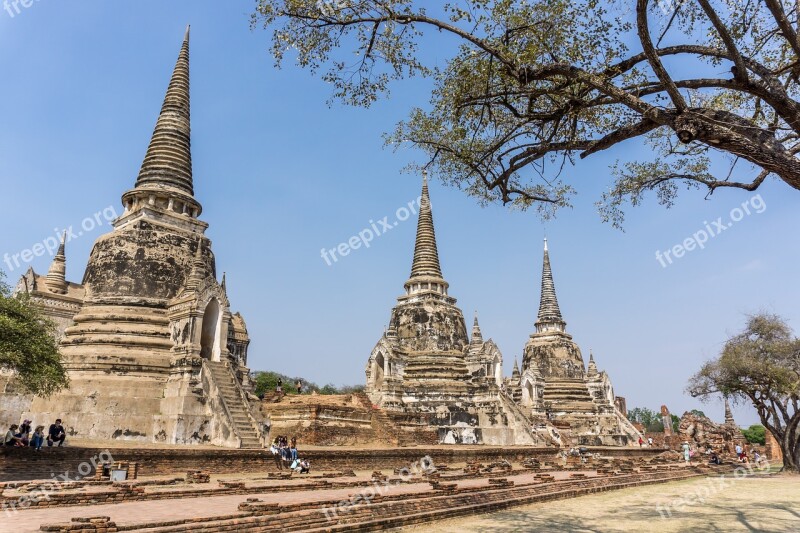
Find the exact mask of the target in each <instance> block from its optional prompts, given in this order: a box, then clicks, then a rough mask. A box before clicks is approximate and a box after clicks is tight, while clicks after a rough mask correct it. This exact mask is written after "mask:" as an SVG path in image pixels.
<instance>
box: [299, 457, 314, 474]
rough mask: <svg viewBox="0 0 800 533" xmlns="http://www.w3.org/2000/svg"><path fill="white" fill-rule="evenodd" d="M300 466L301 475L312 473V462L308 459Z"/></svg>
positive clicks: (302, 461)
mask: <svg viewBox="0 0 800 533" xmlns="http://www.w3.org/2000/svg"><path fill="white" fill-rule="evenodd" d="M299 466H300V473H301V474H310V473H311V461H309V460H308V459H301V460H300V464H299Z"/></svg>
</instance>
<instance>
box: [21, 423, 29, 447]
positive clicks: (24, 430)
mask: <svg viewBox="0 0 800 533" xmlns="http://www.w3.org/2000/svg"><path fill="white" fill-rule="evenodd" d="M19 437H20V438H21V439H22V444H24V445H25V446H27V445H28V444H29V443H30V438H31V421H30V420H28V419H27V418H26V419H25V420H23V421H22V424H20V426H19Z"/></svg>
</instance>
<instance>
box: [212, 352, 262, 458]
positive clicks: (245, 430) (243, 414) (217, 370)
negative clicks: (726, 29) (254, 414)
mask: <svg viewBox="0 0 800 533" xmlns="http://www.w3.org/2000/svg"><path fill="white" fill-rule="evenodd" d="M203 363H204V365H206V368H208V369H209V371H210V372H211V377H212V378H213V380H214V384H215V385H216V386H217V388H218V389H219V391H220V395H221V396H222V402H223V404H224V405H225V408H226V409H227V410H228V412H229V413H230V416H231V421H230V422H231V424H232V425H233V430H234V432H235V433H236V435H237V436H238V437H239V439H240V440H241V441H242V443H241V448H261V447H262V446H261V439H260V437H259V435H258V432H257V431H256V428H255V427H254V422H253V420H252V418H251V417H250V415H249V414H248V410H249V407H248V405H247V404H245V402H244V399H243V398H242V396H241V394H240V392H239V386H238V384H237V383H236V382H235V381H234V379H235V378H234V377H233V374H231V372H230V371H229V370H228V368H227V367H226V366H225V363H222V362H220V361H208V360H205V361H204V362H203Z"/></svg>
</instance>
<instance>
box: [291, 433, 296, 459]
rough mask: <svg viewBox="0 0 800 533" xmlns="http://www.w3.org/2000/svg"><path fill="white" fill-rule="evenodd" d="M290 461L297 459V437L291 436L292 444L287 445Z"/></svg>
mask: <svg viewBox="0 0 800 533" xmlns="http://www.w3.org/2000/svg"><path fill="white" fill-rule="evenodd" d="M289 453H290V454H291V456H292V461H297V437H292V445H291V446H290V447H289Z"/></svg>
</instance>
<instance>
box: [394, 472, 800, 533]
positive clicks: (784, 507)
mask: <svg viewBox="0 0 800 533" xmlns="http://www.w3.org/2000/svg"><path fill="white" fill-rule="evenodd" d="M403 531H414V532H417V533H419V532H426V533H445V532H447V533H450V532H454V531H458V532H469V531H475V532H479V531H480V532H484V531H492V532H510V531H526V532H531V533H545V532H546V533H552V532H556V531H558V532H569V533H616V532H620V531H625V532H628V531H637V532H641V531H656V532H658V533H684V532H687V533H688V532H691V533H735V532H739V531H742V532H749V533H754V532H758V533H761V532H764V533H800V477H798V476H791V475H753V476H750V477H743V478H741V479H733V477H732V476H726V477H725V478H724V479H720V478H705V479H692V480H687V481H678V482H675V483H669V484H664V485H651V486H645V487H639V488H635V489H625V490H620V491H611V492H605V493H601V494H595V495H591V496H582V497H579V498H574V499H569V500H560V501H555V502H547V503H541V504H533V505H529V506H525V507H516V508H513V509H508V510H506V511H499V512H496V513H491V514H485V515H477V516H470V517H465V518H457V519H452V520H445V521H441V522H435V523H432V524H426V525H420V526H416V527H410V528H405V529H403Z"/></svg>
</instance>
